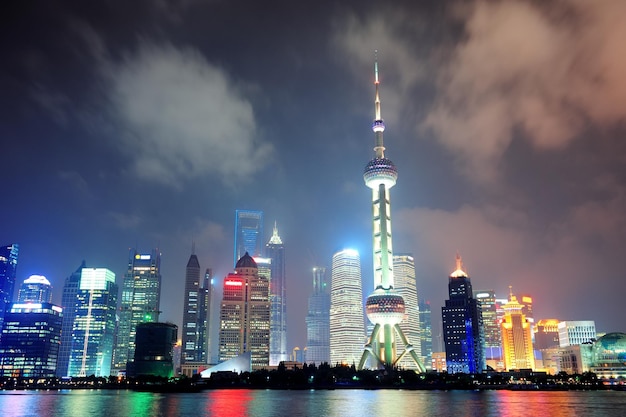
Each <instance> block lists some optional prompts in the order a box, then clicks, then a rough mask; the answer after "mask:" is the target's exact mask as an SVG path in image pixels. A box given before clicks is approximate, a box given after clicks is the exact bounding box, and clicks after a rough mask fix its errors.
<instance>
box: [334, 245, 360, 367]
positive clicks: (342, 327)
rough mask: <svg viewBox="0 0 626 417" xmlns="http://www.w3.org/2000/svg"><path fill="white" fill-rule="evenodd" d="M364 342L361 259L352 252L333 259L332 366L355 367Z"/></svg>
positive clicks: (349, 251)
mask: <svg viewBox="0 0 626 417" xmlns="http://www.w3.org/2000/svg"><path fill="white" fill-rule="evenodd" d="M364 342H365V323H364V319H363V290H362V283H361V259H360V257H359V253H358V252H357V251H356V250H353V249H344V250H342V251H339V252H337V253H335V254H334V255H333V260H332V266H331V281H330V362H331V365H335V364H337V363H339V364H347V365H352V364H355V365H356V364H358V363H359V359H360V358H361V354H362V352H363V344H364Z"/></svg>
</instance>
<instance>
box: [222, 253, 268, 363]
mask: <svg viewBox="0 0 626 417" xmlns="http://www.w3.org/2000/svg"><path fill="white" fill-rule="evenodd" d="M269 342H270V302H269V280H268V279H267V278H266V277H265V276H263V275H260V274H259V268H258V267H257V264H256V262H255V261H254V259H252V257H251V256H250V255H249V254H248V253H247V252H246V253H245V254H244V255H243V256H242V257H241V259H239V261H237V264H236V265H235V272H234V273H231V274H228V276H227V277H226V278H224V294H223V297H222V304H221V309H220V339H219V344H220V353H219V361H220V362H225V361H227V360H230V359H233V358H236V357H237V356H240V355H242V354H243V353H246V352H250V354H251V363H252V369H263V368H267V366H269V353H270V343H269Z"/></svg>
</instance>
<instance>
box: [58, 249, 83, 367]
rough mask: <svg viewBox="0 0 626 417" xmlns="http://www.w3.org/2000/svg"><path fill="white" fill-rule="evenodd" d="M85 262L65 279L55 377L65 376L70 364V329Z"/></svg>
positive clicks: (72, 323)
mask: <svg viewBox="0 0 626 417" xmlns="http://www.w3.org/2000/svg"><path fill="white" fill-rule="evenodd" d="M85 266H86V264H85V261H83V262H82V263H81V265H80V266H79V267H78V269H77V270H76V271H74V273H72V274H71V275H70V276H69V277H67V278H65V284H64V285H63V296H62V298H61V306H62V307H63V324H62V327H61V346H59V358H58V360H57V372H56V376H57V377H63V376H67V375H68V373H67V367H68V366H69V363H70V352H71V351H72V327H73V326H74V317H76V308H75V307H76V294H77V293H78V289H79V288H80V277H81V274H82V270H83V268H85Z"/></svg>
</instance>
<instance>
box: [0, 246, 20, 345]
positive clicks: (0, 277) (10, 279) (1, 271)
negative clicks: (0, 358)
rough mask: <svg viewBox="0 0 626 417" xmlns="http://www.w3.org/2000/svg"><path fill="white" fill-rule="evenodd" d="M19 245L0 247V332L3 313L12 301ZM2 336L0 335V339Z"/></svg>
mask: <svg viewBox="0 0 626 417" xmlns="http://www.w3.org/2000/svg"><path fill="white" fill-rule="evenodd" d="M18 255H19V245H18V244H17V243H14V244H12V245H8V246H1V247H0V330H2V322H3V320H4V312H5V310H6V308H7V307H8V306H9V303H11V302H12V301H13V290H14V288H15V279H16V271H17V257H18ZM1 338H2V335H1V334H0V339H1Z"/></svg>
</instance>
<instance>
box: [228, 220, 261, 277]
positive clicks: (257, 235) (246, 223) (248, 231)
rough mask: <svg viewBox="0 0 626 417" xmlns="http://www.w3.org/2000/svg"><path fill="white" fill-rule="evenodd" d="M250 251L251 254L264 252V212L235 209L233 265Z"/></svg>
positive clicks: (255, 254) (256, 254) (257, 254)
mask: <svg viewBox="0 0 626 417" xmlns="http://www.w3.org/2000/svg"><path fill="white" fill-rule="evenodd" d="M246 252H248V253H249V254H250V255H251V256H260V255H261V254H262V253H263V212H262V211H258V210H235V252H234V260H233V265H236V264H237V261H238V260H239V259H241V258H242V257H243V255H244V254H245V253H246Z"/></svg>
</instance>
